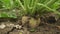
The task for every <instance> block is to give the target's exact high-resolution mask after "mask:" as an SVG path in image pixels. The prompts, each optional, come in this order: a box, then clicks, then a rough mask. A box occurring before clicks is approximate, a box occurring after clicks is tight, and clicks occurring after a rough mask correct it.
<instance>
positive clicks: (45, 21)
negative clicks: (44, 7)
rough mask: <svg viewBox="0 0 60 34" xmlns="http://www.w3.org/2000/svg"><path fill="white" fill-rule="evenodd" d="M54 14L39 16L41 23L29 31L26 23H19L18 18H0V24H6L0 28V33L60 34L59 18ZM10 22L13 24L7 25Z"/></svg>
mask: <svg viewBox="0 0 60 34" xmlns="http://www.w3.org/2000/svg"><path fill="white" fill-rule="evenodd" d="M55 16H56V15H55V14H51V13H50V15H49V13H48V14H45V15H43V16H41V17H40V19H41V23H40V24H39V26H37V27H36V28H35V30H34V31H30V30H31V28H30V27H28V24H24V25H21V24H22V23H21V20H19V19H0V25H1V24H4V25H7V26H6V27H5V28H3V29H2V28H0V34H60V19H59V18H58V19H55ZM10 24H14V26H13V25H12V26H9V25H10ZM15 25H19V26H21V28H19V27H15Z"/></svg>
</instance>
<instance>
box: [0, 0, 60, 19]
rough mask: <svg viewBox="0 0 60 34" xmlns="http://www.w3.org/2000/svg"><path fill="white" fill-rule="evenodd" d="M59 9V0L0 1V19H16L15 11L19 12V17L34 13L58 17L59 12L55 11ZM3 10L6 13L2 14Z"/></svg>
mask: <svg viewBox="0 0 60 34" xmlns="http://www.w3.org/2000/svg"><path fill="white" fill-rule="evenodd" d="M59 7H60V0H0V12H1V13H0V17H7V16H8V17H13V18H17V15H16V13H17V11H16V10H15V9H19V10H20V12H19V14H20V16H22V15H26V14H27V15H31V16H33V15H34V14H35V13H36V12H38V14H40V15H41V13H42V14H44V12H53V13H55V14H58V15H60V13H59V11H57V10H56V9H57V8H59ZM1 10H2V11H1ZM3 10H4V11H5V10H8V11H5V12H4V11H3ZM13 10H15V12H14V11H13ZM45 10H46V11H45ZM9 11H10V12H11V13H10V12H9ZM8 12H9V13H8Z"/></svg>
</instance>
